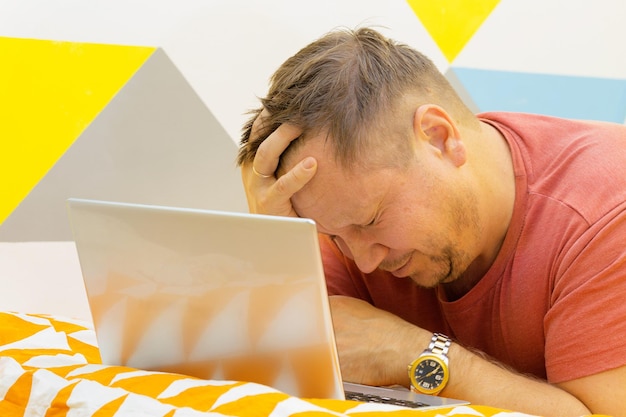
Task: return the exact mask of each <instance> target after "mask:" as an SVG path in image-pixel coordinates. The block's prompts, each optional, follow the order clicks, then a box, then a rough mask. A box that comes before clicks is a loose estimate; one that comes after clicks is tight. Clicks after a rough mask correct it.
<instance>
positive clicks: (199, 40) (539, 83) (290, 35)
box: [0, 0, 626, 240]
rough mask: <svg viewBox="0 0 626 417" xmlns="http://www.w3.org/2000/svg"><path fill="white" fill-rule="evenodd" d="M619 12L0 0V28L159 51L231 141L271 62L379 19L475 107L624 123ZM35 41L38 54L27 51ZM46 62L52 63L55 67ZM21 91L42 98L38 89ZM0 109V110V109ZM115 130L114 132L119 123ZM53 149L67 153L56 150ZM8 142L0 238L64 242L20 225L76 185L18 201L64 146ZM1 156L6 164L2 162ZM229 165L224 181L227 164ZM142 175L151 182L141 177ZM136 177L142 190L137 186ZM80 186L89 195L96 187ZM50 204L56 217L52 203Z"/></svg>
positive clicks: (605, 4) (620, 8) (46, 139)
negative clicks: (41, 154) (19, 181)
mask: <svg viewBox="0 0 626 417" xmlns="http://www.w3.org/2000/svg"><path fill="white" fill-rule="evenodd" d="M625 17H626V2H624V1H623V0H600V1H598V2H586V1H583V0H572V1H568V2H565V3H564V2H562V1H559V0H528V1H515V0H503V1H498V0H440V1H422V0H385V1H381V0H342V1H332V0H322V1H318V2H314V3H310V2H302V1H285V0H266V1H263V2H261V1H251V0H247V1H244V0H176V1H174V0H159V1H154V0H109V1H96V0H0V36H4V37H8V38H34V39H39V40H53V41H66V42H67V41H69V42H76V43H104V44H113V45H118V46H126V47H128V46H133V47H136V46H145V47H150V48H161V49H162V50H163V51H164V52H165V54H166V56H167V57H168V58H169V60H171V63H172V64H173V66H175V67H176V68H177V69H178V70H179V71H180V73H181V75H182V76H183V77H184V78H185V79H186V81H187V82H188V83H189V85H190V86H191V89H192V91H195V93H196V94H197V95H198V96H199V98H200V100H201V101H202V102H203V103H204V104H205V105H206V107H207V108H208V111H209V112H210V113H212V116H211V115H208V113H207V117H213V116H214V117H215V118H216V119H217V121H218V122H219V124H221V126H222V127H223V128H224V130H225V132H226V134H227V136H228V137H230V139H231V140H232V141H233V143H236V142H237V140H238V137H239V133H240V127H241V125H242V123H243V122H244V121H245V119H246V116H245V112H246V110H248V109H249V108H252V107H255V106H257V103H258V101H257V98H256V97H257V96H262V95H263V94H264V93H265V91H266V88H267V81H268V78H269V76H270V75H271V73H272V72H273V71H274V70H275V69H276V67H277V66H278V65H279V64H280V63H281V62H283V61H284V60H285V59H286V58H287V57H288V56H290V55H291V54H293V53H294V52H296V51H297V50H298V49H299V48H301V47H302V46H304V45H305V44H306V43H308V42H310V41H311V40H313V39H314V38H316V37H318V36H320V35H321V34H323V33H325V32H326V31H328V30H330V29H332V28H334V27H337V26H348V27H355V26H358V25H374V26H378V27H380V28H381V30H383V32H385V33H386V34H388V35H389V36H392V37H394V38H396V39H398V40H401V41H404V42H406V43H409V44H411V45H413V46H415V47H416V48H418V49H420V50H421V51H422V52H424V53H426V54H427V55H429V56H430V57H431V58H432V59H433V60H434V61H435V63H436V64H437V65H438V66H439V67H440V68H441V70H442V71H443V72H444V73H446V75H447V76H448V78H449V79H450V80H451V81H452V82H453V84H454V85H455V86H456V88H457V89H458V90H459V92H460V93H461V94H462V96H463V97H464V98H465V99H466V101H467V102H468V104H469V105H470V106H471V107H472V108H473V109H474V110H475V111H476V112H479V111H486V110H518V111H529V112H539V113H548V114H555V115H559V116H564V117H579V118H591V119H602V120H609V121H614V122H619V123H624V122H626V48H625V47H624V44H623V40H624V39H626V26H624V25H623V24H622V21H623V19H624V18H625ZM9 44H10V42H9ZM0 45H2V44H0ZM77 50H79V51H80V50H81V47H78V48H77ZM33 51H34V54H35V55H36V56H37V53H36V52H37V50H36V49H34V50H33ZM0 53H2V52H1V51H0ZM0 57H2V56H1V55H0ZM79 57H82V55H81V56H79ZM116 59H117V61H116ZM3 61H8V62H3V64H4V65H5V67H4V68H5V70H4V72H3V70H0V74H5V75H6V71H7V70H6V68H8V69H10V68H11V66H12V65H13V66H15V65H16V59H15V58H14V56H9V57H8V58H7V57H6V56H5V58H4V59H3ZM30 64H31V65H41V66H42V67H43V68H46V65H49V64H48V63H46V62H38V61H36V59H35V62H34V63H30ZM70 64H71V65H72V66H70ZM74 64H75V61H72V62H70V61H68V60H66V61H64V65H65V67H63V64H62V65H61V68H70V69H71V68H75V67H76V66H75V65H74ZM121 64H122V61H121V58H116V57H113V59H111V60H109V61H108V62H104V63H100V67H99V68H100V72H99V73H98V72H97V73H96V75H97V77H95V78H94V79H93V80H92V82H94V83H95V82H97V81H98V80H99V79H102V78H106V77H110V76H111V77H112V75H109V74H113V73H114V72H115V70H116V69H117V67H118V66H119V65H121ZM22 65H24V64H23V63H22ZM49 67H50V71H54V67H53V65H50V66H49ZM22 73H26V71H21V70H20V72H19V73H18V74H17V75H16V74H12V76H11V77H7V76H4V77H2V78H3V79H4V80H5V81H4V82H5V83H7V84H9V83H10V84H11V85H12V86H13V91H14V93H13V95H14V96H13V97H11V96H10V95H9V100H6V99H5V100H4V103H5V104H4V105H5V108H8V107H11V106H12V101H15V100H10V99H11V98H15V95H19V94H20V93H19V92H20V88H19V87H18V88H15V85H18V86H19V85H20V83H22V84H23V85H24V90H26V86H28V85H30V84H32V80H29V79H27V78H26V76H20V74H22ZM1 83H2V81H0V88H1V87H2V84H1ZM166 83H167V80H164V81H163V84H166ZM16 92H17V93H16ZM79 93H80V92H79ZM5 96H6V94H5ZM54 98H55V99H56V100H68V103H69V104H68V105H67V107H68V108H69V109H70V111H71V112H74V108H73V107H72V105H76V103H77V100H78V99H77V98H76V97H74V96H69V95H68V96H64V95H63V92H58V93H56V95H55V96H54ZM139 99H140V100H141V98H139ZM32 101H33V102H39V101H40V100H39V97H38V96H37V94H36V93H35V94H34V96H33V98H32ZM150 101H154V99H153V98H150V97H147V96H146V97H145V102H146V103H149V102H150ZM105 103H106V102H105ZM179 107H180V106H179ZM29 108H30V107H29ZM0 109H1V108H0ZM0 113H2V114H5V115H6V114H7V113H8V111H2V112H0ZM73 114H77V113H76V112H74V113H73ZM44 116H45V109H41V108H35V110H34V112H33V114H29V119H30V120H32V121H33V123H36V122H37V121H38V120H40V119H42V118H43V117H44ZM11 123H14V124H15V123H17V122H15V121H14V119H10V120H6V121H4V122H3V123H0V125H2V124H4V125H7V126H11ZM20 123H22V124H23V122H20ZM88 126H89V125H88ZM20 129H21V125H20ZM51 130H52V131H53V132H57V131H56V130H54V129H51ZM157 130H159V129H157ZM1 132H2V131H0V133H1ZM8 132H9V133H8V134H7V133H5V134H4V136H5V137H3V138H2V143H3V144H5V145H6V144H11V143H13V144H15V143H17V142H18V140H17V139H15V138H14V137H12V135H11V130H9V131H8ZM115 135H116V136H118V137H119V136H123V135H124V132H115ZM79 137H80V135H76V137H73V136H71V135H70V136H68V137H66V138H59V137H58V136H55V135H54V133H52V134H47V135H40V136H39V137H38V138H37V139H35V142H36V145H41V144H44V143H47V144H49V143H51V142H54V143H59V142H60V141H61V140H64V141H66V142H68V145H67V148H68V149H69V148H71V146H72V144H73V143H74V141H77V139H78V138H79ZM166 140H167V138H166ZM170 140H171V139H170ZM83 142H84V140H83ZM76 143H79V141H77V142H76ZM21 146H22V145H20V147H21ZM185 146H188V145H185ZM181 147H183V145H182V144H181ZM37 148H39V149H42V147H41V146H37ZM60 149H61V151H63V152H65V148H60ZM15 152H17V151H16V147H15V146H14V147H13V148H11V147H10V146H5V148H4V152H2V154H3V155H4V158H5V160H6V161H7V163H5V164H3V165H4V166H5V171H4V172H3V171H0V173H2V174H3V176H5V177H10V176H11V174H12V170H13V171H17V172H20V171H19V170H20V169H21V170H22V171H21V172H20V175H14V177H15V176H17V177H19V178H25V177H26V175H27V174H29V175H31V176H32V177H33V178H32V179H31V180H30V182H29V183H28V184H26V185H23V186H22V190H21V191H20V193H18V194H14V195H11V197H12V200H11V201H9V199H8V198H7V199H5V202H4V203H2V204H3V206H2V207H0V240H55V239H56V240H66V239H68V234H67V230H65V231H61V230H58V228H57V229H55V230H54V231H52V229H50V230H51V231H50V232H49V233H48V232H47V231H48V229H49V228H51V227H52V226H47V225H46V223H45V222H39V223H38V224H34V223H33V224H32V225H31V227H30V230H26V229H28V225H29V219H30V218H34V217H38V218H43V217H45V213H43V212H37V210H36V209H35V208H36V207H41V206H44V205H47V206H48V207H55V206H58V205H59V201H58V200H56V201H52V200H50V201H49V200H47V199H48V198H50V196H51V195H54V194H55V191H54V190H56V189H59V192H57V193H56V194H58V195H60V194H61V193H65V194H67V193H69V192H72V191H74V192H78V191H76V190H72V189H70V190H63V191H61V190H60V188H53V190H52V191H50V190H49V189H48V188H46V193H43V191H41V190H39V193H38V195H39V197H38V198H34V197H32V198H31V201H30V202H29V201H28V196H29V193H30V191H29V190H31V189H32V190H36V186H37V185H38V184H40V185H41V184H42V181H43V180H44V179H45V177H46V175H47V174H49V173H53V172H54V170H53V169H52V167H53V166H54V164H55V161H56V160H57V159H58V160H61V159H62V158H61V156H62V155H63V154H64V153H63V152H59V150H58V149H57V150H56V152H57V153H58V154H54V153H52V152H50V153H48V154H46V155H48V156H49V159H51V160H48V161H47V162H46V164H48V165H45V164H40V166H33V167H30V166H29V165H28V164H27V163H30V164H34V165H36V163H33V160H32V158H30V155H29V154H28V152H25V153H23V154H21V158H22V159H21V160H19V159H18V158H15V156H14V155H13V153H15ZM20 152H24V151H23V150H21V151H20ZM228 152H230V153H228V155H225V157H228V158H231V159H232V152H233V151H232V150H230V151H228ZM115 158H119V157H115ZM151 158H153V159H152V160H149V161H145V163H146V164H148V165H150V166H152V165H154V166H159V165H161V166H162V165H164V164H165V163H169V162H164V161H162V160H159V157H158V156H152V157H151ZM113 159H114V158H113ZM11 161H12V162H13V164H14V166H15V168H10V164H9V162H11ZM0 165H1V164H0ZM7 167H8V168H7ZM35 168H39V172H38V171H37V170H36V169H35ZM7 170H8V171H7ZM149 171H150V170H149V169H147V171H146V172H149ZM182 171H183V170H180V171H178V172H179V174H176V171H174V172H173V173H172V172H167V175H173V176H174V177H173V180H172V183H175V182H176V181H175V178H176V175H180V176H181V183H188V182H189V179H188V178H186V177H185V175H184V173H183V172H182ZM68 175H70V174H68ZM72 175H77V173H76V172H72ZM129 175H130V174H129ZM164 175H165V174H164ZM202 175H205V176H206V177H212V176H214V172H209V171H207V172H206V173H203V172H202V171H198V172H197V175H196V176H197V177H200V176H202ZM229 175H230V177H231V178H232V177H233V175H234V176H235V177H236V173H230V172H229ZM121 177H124V178H128V177H127V176H126V174H124V175H123V176H118V178H113V179H111V182H110V183H109V184H108V187H109V188H115V187H117V186H118V183H119V187H127V188H128V189H129V190H130V191H129V192H127V193H121V194H115V193H111V194H107V193H102V194H101V195H102V196H104V197H110V198H118V195H119V198H126V199H128V194H131V195H134V194H137V191H136V190H138V189H139V188H141V187H139V186H137V187H136V188H132V187H131V186H130V185H129V184H127V183H126V181H124V179H123V178H121ZM5 181H6V180H5ZM9 181H11V180H9ZM13 181H15V180H13ZM63 181H64V179H63V178H61V179H59V180H58V182H63ZM141 181H146V182H150V175H145V176H144V177H143V178H142V179H141ZM236 181H237V180H236V179H235V180H234V182H236ZM9 184H10V185H13V183H12V182H11V183H9ZM210 185H211V184H207V183H206V182H203V183H198V184H197V186H196V185H195V184H194V185H193V186H192V187H190V188H191V189H194V190H195V189H196V188H197V193H196V195H200V194H201V193H202V191H203V190H202V187H208V188H209V189H210V188H211V187H210ZM29 187H32V188H29ZM55 187H58V185H55ZM146 187H148V188H149V185H148V184H147V183H146ZM40 188H41V187H40ZM0 190H4V194H5V195H10V194H11V192H13V191H12V188H10V187H5V188H0ZM80 191H81V193H82V190H80ZM166 191H167V190H166ZM154 192H157V190H155V191H154ZM236 192H237V193H238V194H239V197H238V201H237V202H236V203H233V204H231V203H230V202H228V203H223V202H222V201H221V200H222V199H221V197H222V196H224V198H225V195H224V193H223V192H222V193H221V194H220V195H219V197H220V198H215V193H214V198H213V200H212V201H205V200H200V199H198V200H196V199H185V198H184V197H182V196H181V195H180V193H179V192H172V196H168V195H167V192H165V193H162V194H164V195H163V196H162V198H161V199H160V200H159V199H151V198H150V196H149V195H147V196H145V197H142V198H141V199H138V200H139V201H140V202H154V203H159V202H161V203H165V204H174V205H179V204H182V205H193V206H197V207H206V208H211V206H212V205H213V206H216V207H219V208H227V209H236V210H245V204H244V203H243V197H241V190H240V189H237V191H236ZM42 194H45V196H42ZM87 194H88V195H89V196H90V197H97V196H98V192H93V193H87ZM47 203H49V204H47ZM2 209H3V210H4V215H2V214H3V211H2ZM20 211H22V214H21V215H20V214H19V213H20ZM57 211H58V213H59V214H60V215H62V213H61V210H57ZM18 215H19V216H20V218H19V219H17V218H16V216H18ZM48 217H49V216H48ZM57 221H60V220H59V219H58V218H57V217H56V216H55V217H54V218H51V219H50V220H49V221H48V223H49V224H50V225H52V224H54V223H55V222H57ZM3 229H4V230H3ZM9 229H10V230H9Z"/></svg>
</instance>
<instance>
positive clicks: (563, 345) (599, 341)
mask: <svg viewBox="0 0 626 417" xmlns="http://www.w3.org/2000/svg"><path fill="white" fill-rule="evenodd" d="M624 206H626V204H625V205H624ZM624 206H622V207H619V208H617V209H615V210H613V212H611V213H609V215H607V216H605V217H604V218H603V220H602V221H600V222H598V223H596V224H594V225H592V226H591V227H590V228H589V230H587V232H586V233H584V234H583V235H582V236H581V237H580V238H579V239H578V240H577V241H576V243H575V244H574V245H572V246H571V247H570V248H569V249H567V251H566V252H565V253H564V255H563V262H560V263H559V265H560V266H559V268H560V269H559V271H557V273H556V274H555V276H556V277H557V278H556V279H555V281H554V288H553V291H552V299H551V300H550V303H551V306H550V309H549V312H548V314H547V315H546V317H545V323H544V324H545V336H546V350H545V360H546V371H547V375H548V380H549V381H550V382H553V383H558V382H563V381H568V380H572V379H577V378H580V377H584V376H588V375H592V374H596V373H599V372H602V371H607V370H610V369H614V368H617V367H620V366H623V365H626V207H624Z"/></svg>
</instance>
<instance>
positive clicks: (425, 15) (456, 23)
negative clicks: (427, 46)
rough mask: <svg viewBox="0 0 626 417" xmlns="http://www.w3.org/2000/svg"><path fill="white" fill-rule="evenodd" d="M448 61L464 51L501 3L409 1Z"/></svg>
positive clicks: (488, 0) (480, 0)
mask: <svg viewBox="0 0 626 417" xmlns="http://www.w3.org/2000/svg"><path fill="white" fill-rule="evenodd" d="M407 1H408V3H409V5H410V6H411V8H412V9H413V12H414V13H415V14H416V15H417V17H418V18H419V19H420V21H421V22H422V24H423V25H424V27H425V28H426V30H427V31H428V33H430V36H432V37H433V39H434V40H435V42H436V43H437V45H438V46H439V48H440V49H441V51H442V52H443V54H444V55H445V57H446V58H447V59H448V62H452V61H453V60H454V58H456V56H457V55H458V54H459V52H461V50H462V49H463V47H464V46H465V44H466V43H467V42H468V41H469V40H470V39H471V38H472V36H474V33H476V30H478V28H479V27H480V25H482V23H483V22H484V21H485V19H486V18H487V16H489V14H490V13H491V12H492V11H493V9H494V8H495V7H496V6H497V4H498V3H499V2H500V0H429V1H424V0H407Z"/></svg>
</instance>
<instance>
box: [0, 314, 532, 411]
mask: <svg viewBox="0 0 626 417" xmlns="http://www.w3.org/2000/svg"><path fill="white" fill-rule="evenodd" d="M496 415H497V416H498V417H513V416H523V415H524V414H520V413H514V412H507V411H503V410H498V409H494V408H490V407H483V406H477V405H472V406H457V407H453V408H445V409H437V410H410V409H406V408H401V407H396V406H391V405H384V404H365V403H358V402H354V401H339V400H324V399H304V398H296V397H292V396H289V395H287V394H285V393H282V392H279V391H277V390H275V389H272V388H270V387H267V386H263V385H259V384H255V383H247V382H244V381H217V380H201V379H197V378H192V377H188V376H184V375H178V374H171V373H162V372H151V371H145V370H140V369H133V368H128V367H121V366H106V365H103V364H102V363H101V360H100V354H99V352H98V347H97V342H96V337H95V333H94V331H93V328H92V326H91V323H89V322H86V321H82V320H75V319H70V318H67V317H62V316H53V315H41V314H22V313H13V312H0V416H2V417H8V416H43V417H61V416H64V417H65V416H67V417H72V416H92V417H108V416H162V417H195V416H216V417H217V416H237V417H248V416H249V417H259V416H261V417H262V416H268V417H278V416H281V417H282V416H285V417H325V416H333V417H337V416H340V417H342V416H346V417H374V416H380V417H408V416H477V417H483V416H484V417H491V416H496Z"/></svg>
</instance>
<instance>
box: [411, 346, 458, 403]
mask: <svg viewBox="0 0 626 417" xmlns="http://www.w3.org/2000/svg"><path fill="white" fill-rule="evenodd" d="M426 360H433V361H435V362H437V363H439V364H440V365H441V367H442V369H443V381H441V384H439V386H437V387H436V388H434V389H426V388H423V387H422V386H420V385H419V384H418V383H417V381H416V380H415V369H416V368H417V367H418V366H419V364H420V363H422V362H424V361H426ZM408 373H409V380H410V381H411V388H412V389H413V390H414V391H416V392H419V393H421V394H429V395H437V394H439V393H440V392H441V391H443V389H444V388H445V387H446V385H447V384H448V380H449V379H450V370H449V368H448V364H447V363H446V361H445V360H444V359H443V358H442V357H441V356H439V355H435V354H430V353H429V354H424V355H420V356H419V357H418V358H417V359H415V360H414V361H413V362H411V364H410V365H409V367H408Z"/></svg>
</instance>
